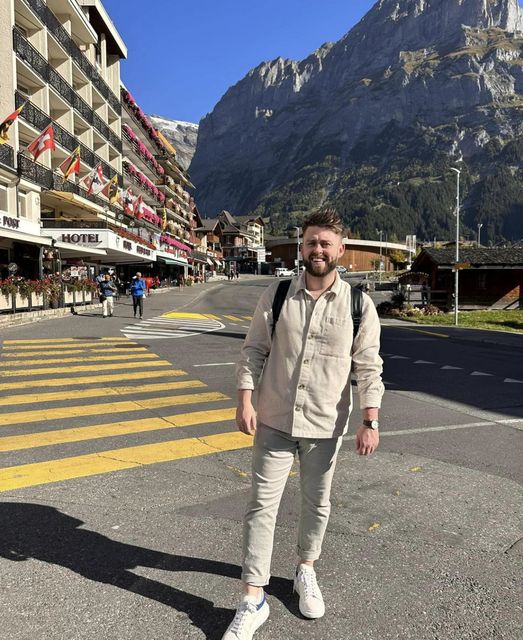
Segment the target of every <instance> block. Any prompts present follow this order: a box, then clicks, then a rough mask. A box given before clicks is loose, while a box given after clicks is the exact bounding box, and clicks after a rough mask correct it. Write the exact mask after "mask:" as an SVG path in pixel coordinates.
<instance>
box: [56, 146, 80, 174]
mask: <svg viewBox="0 0 523 640" xmlns="http://www.w3.org/2000/svg"><path fill="white" fill-rule="evenodd" d="M58 168H59V169H60V171H61V172H62V173H63V174H64V178H68V177H69V176H70V175H72V174H73V173H79V171H80V147H76V149H75V150H74V151H73V153H72V154H71V155H70V156H69V157H68V158H66V159H65V160H64V161H63V162H62V164H61V165H60V166H59V167H58Z"/></svg>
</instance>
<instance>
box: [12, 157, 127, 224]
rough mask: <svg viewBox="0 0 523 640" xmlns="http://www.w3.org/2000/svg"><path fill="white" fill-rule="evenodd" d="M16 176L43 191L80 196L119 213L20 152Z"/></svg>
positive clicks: (113, 207) (118, 210) (109, 205)
mask: <svg viewBox="0 0 523 640" xmlns="http://www.w3.org/2000/svg"><path fill="white" fill-rule="evenodd" d="M18 174H19V175H20V177H21V178H25V179H26V180H29V181H30V182H33V183H34V184H37V185H39V186H40V187H42V189H43V190H45V191H61V192H65V193H73V194H76V195H78V196H81V197H82V198H84V199H85V200H89V201H90V202H94V204H97V205H98V206H100V207H103V208H104V209H109V210H111V211H112V212H113V213H116V214H118V213H121V209H119V208H118V207H116V206H115V205H112V204H109V203H108V201H107V200H104V199H103V198H100V197H99V196H97V195H94V194H92V193H90V194H88V193H87V191H86V190H85V189H83V188H82V187H81V186H80V185H78V184H75V183H74V182H71V181H70V180H64V178H63V177H62V176H60V175H59V174H58V173H54V172H53V170H52V169H48V168H47V167H44V166H43V165H41V164H39V163H38V162H34V161H33V160H31V158H28V157H27V156H24V155H23V153H22V152H20V151H19V152H18Z"/></svg>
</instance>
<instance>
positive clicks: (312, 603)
mask: <svg viewBox="0 0 523 640" xmlns="http://www.w3.org/2000/svg"><path fill="white" fill-rule="evenodd" d="M294 591H296V593H297V594H298V595H299V596H300V612H301V614H302V616H305V617H306V618H321V617H322V616H323V615H325V604H324V602H323V596H322V595H321V591H320V588H319V587H318V583H317V581H316V572H315V571H314V569H313V568H312V567H310V566H308V565H306V564H300V565H299V567H298V568H297V569H296V577H295V578H294Z"/></svg>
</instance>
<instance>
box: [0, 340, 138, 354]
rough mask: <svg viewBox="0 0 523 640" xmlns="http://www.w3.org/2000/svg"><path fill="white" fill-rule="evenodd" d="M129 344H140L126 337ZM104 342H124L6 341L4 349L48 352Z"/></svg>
mask: <svg viewBox="0 0 523 640" xmlns="http://www.w3.org/2000/svg"><path fill="white" fill-rule="evenodd" d="M126 341H127V344H130V345H133V346H137V347H139V346H140V345H139V344H138V343H137V342H131V341H130V340H129V339H128V338H126ZM102 344H103V345H104V346H105V345H109V346H112V345H118V346H120V345H121V344H122V342H121V341H120V340H118V339H116V340H115V341H113V342H103V343H101V341H100V340H96V341H92V342H91V341H86V342H81V341H79V340H76V341H75V342H74V343H72V342H67V343H64V344H50V345H45V344H42V345H36V344H21V345H16V344H9V345H6V343H5V342H4V349H5V350H7V349H9V350H10V351H13V350H16V351H29V350H33V351H41V352H42V351H43V352H44V353H47V350H48V349H49V348H53V349H55V350H56V349H60V351H62V350H64V351H65V350H69V349H78V347H100V346H102Z"/></svg>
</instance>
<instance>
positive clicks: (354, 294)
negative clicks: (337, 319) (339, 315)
mask: <svg viewBox="0 0 523 640" xmlns="http://www.w3.org/2000/svg"><path fill="white" fill-rule="evenodd" d="M350 292H351V301H352V304H351V313H352V324H353V327H354V333H353V338H355V337H356V334H357V333H358V329H359V328H360V322H361V316H362V313H363V293H362V292H361V290H360V289H357V288H356V287H351V290H350Z"/></svg>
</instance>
